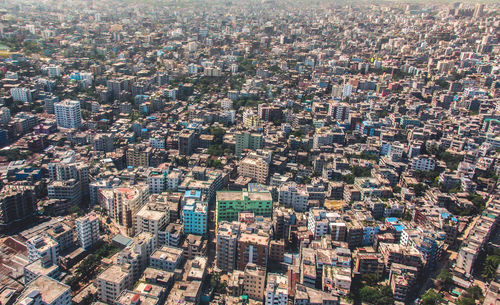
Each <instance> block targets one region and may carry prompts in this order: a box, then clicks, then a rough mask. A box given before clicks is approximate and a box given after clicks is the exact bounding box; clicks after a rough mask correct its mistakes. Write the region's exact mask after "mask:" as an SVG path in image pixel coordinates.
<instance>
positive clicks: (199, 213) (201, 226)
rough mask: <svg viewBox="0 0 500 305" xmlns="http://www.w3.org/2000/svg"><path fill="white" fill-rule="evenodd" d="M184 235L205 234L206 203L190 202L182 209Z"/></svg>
mask: <svg viewBox="0 0 500 305" xmlns="http://www.w3.org/2000/svg"><path fill="white" fill-rule="evenodd" d="M182 221H183V226H184V233H185V234H196V235H205V234H207V222H208V205H207V203H206V202H199V201H194V200H191V201H190V202H187V203H186V204H185V205H184V207H183V208H182Z"/></svg>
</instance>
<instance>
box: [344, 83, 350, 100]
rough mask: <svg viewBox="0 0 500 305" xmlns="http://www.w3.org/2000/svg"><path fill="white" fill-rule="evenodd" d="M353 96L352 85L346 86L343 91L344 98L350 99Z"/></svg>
mask: <svg viewBox="0 0 500 305" xmlns="http://www.w3.org/2000/svg"><path fill="white" fill-rule="evenodd" d="M351 94H352V86H351V85H350V84H345V85H344V88H343V89H342V97H343V98H344V97H350V96H351Z"/></svg>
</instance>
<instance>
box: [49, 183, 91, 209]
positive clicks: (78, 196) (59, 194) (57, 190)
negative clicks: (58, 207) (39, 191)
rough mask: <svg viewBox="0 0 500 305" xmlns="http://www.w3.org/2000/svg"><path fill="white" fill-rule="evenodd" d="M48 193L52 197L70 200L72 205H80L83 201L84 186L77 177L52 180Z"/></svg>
mask: <svg viewBox="0 0 500 305" xmlns="http://www.w3.org/2000/svg"><path fill="white" fill-rule="evenodd" d="M47 193H48V197H49V198H50V199H62V200H68V201H69V203H70V205H79V204H80V203H81V201H82V188H81V185H80V181H78V180H76V179H69V180H66V181H62V180H61V181H59V180H56V181H51V182H50V183H49V185H48V186H47Z"/></svg>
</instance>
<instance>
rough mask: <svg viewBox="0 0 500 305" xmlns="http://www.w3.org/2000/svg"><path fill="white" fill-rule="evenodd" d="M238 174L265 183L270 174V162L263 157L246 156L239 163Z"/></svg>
mask: <svg viewBox="0 0 500 305" xmlns="http://www.w3.org/2000/svg"><path fill="white" fill-rule="evenodd" d="M238 174H239V175H240V176H243V177H248V178H252V179H253V180H254V181H255V182H257V183H263V184H265V183H266V181H267V176H268V175H269V164H268V163H267V162H266V161H265V160H263V159H261V158H254V157H245V158H244V159H243V160H241V161H240V163H239V165H238Z"/></svg>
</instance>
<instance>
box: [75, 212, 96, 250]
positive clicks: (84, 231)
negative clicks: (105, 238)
mask: <svg viewBox="0 0 500 305" xmlns="http://www.w3.org/2000/svg"><path fill="white" fill-rule="evenodd" d="M75 225H76V237H77V239H78V243H79V244H80V246H81V247H82V248H83V249H84V250H88V249H89V248H91V247H92V246H93V245H94V244H95V243H97V242H98V241H99V238H100V237H99V219H98V218H97V216H96V215H95V213H91V214H88V215H85V216H82V217H79V218H77V219H76V220H75Z"/></svg>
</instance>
